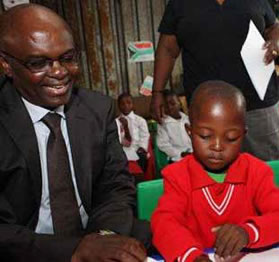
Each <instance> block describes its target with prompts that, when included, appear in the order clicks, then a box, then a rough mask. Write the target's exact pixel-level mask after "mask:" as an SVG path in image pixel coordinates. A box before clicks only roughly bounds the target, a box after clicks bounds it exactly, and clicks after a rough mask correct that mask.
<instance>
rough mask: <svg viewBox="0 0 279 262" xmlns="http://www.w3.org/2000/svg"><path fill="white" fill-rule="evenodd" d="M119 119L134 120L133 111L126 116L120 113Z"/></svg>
mask: <svg viewBox="0 0 279 262" xmlns="http://www.w3.org/2000/svg"><path fill="white" fill-rule="evenodd" d="M119 117H125V118H130V119H134V118H135V113H134V111H131V112H130V113H129V114H128V115H124V114H122V113H121V114H120V116H119Z"/></svg>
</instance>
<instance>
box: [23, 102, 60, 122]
mask: <svg viewBox="0 0 279 262" xmlns="http://www.w3.org/2000/svg"><path fill="white" fill-rule="evenodd" d="M21 99H22V101H23V103H24V105H25V106H26V108H27V111H28V113H29V115H30V117H31V119H32V122H33V124H35V123H37V122H39V121H41V120H42V118H43V117H44V116H45V115H46V114H47V113H49V112H55V113H57V114H59V115H60V116H61V117H63V118H64V119H65V114H64V105H61V106H59V107H57V108H55V110H49V109H46V108H44V107H41V106H37V105H34V104H32V103H30V102H29V101H27V100H26V99H25V98H23V97H21Z"/></svg>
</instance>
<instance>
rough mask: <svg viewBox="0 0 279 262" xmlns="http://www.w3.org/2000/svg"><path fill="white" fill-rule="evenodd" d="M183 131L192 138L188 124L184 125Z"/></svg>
mask: <svg viewBox="0 0 279 262" xmlns="http://www.w3.org/2000/svg"><path fill="white" fill-rule="evenodd" d="M184 126H185V130H186V132H187V134H188V135H189V137H190V138H192V128H191V125H190V124H187V123H185V125H184Z"/></svg>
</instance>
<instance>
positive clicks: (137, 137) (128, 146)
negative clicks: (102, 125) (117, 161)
mask: <svg viewBox="0 0 279 262" xmlns="http://www.w3.org/2000/svg"><path fill="white" fill-rule="evenodd" d="M118 107H119V110H120V112H121V114H120V116H119V117H117V118H116V123H117V127H118V134H119V139H120V143H121V144H122V146H123V150H124V152H125V154H126V156H127V159H128V161H137V163H138V164H139V166H140V167H141V169H142V171H143V172H144V171H145V170H146V165H147V149H148V143H149V137H150V134H149V131H148V127H147V123H146V121H145V119H144V118H142V117H141V116H139V115H136V114H135V113H134V111H133V100H132V97H131V95H129V94H128V93H123V94H121V95H120V96H119V97H118Z"/></svg>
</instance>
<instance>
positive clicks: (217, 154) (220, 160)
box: [190, 100, 246, 173]
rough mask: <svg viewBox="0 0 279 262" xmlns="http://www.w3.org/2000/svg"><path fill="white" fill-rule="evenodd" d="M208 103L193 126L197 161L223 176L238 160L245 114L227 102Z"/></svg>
mask: <svg viewBox="0 0 279 262" xmlns="http://www.w3.org/2000/svg"><path fill="white" fill-rule="evenodd" d="M211 102H212V100H210V101H208V102H205V104H204V105H203V108H202V110H201V111H200V112H197V113H196V114H195V115H194V117H193V119H192V123H191V124H192V125H191V129H190V130H191V137H192V144H193V150H194V155H195V157H196V158H197V159H198V160H199V161H200V163H201V164H202V165H203V166H204V167H205V168H206V169H207V170H208V171H212V172H216V173H217V172H224V171H226V169H227V168H228V166H229V165H230V164H231V163H232V162H233V161H234V160H235V159H236V158H237V156H238V154H239V152H240V149H241V143H242V140H243V138H244V135H245V132H246V130H245V122H244V116H243V113H242V112H240V111H239V110H237V109H236V107H233V106H232V104H231V103H228V101H223V102H221V103H211Z"/></svg>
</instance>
